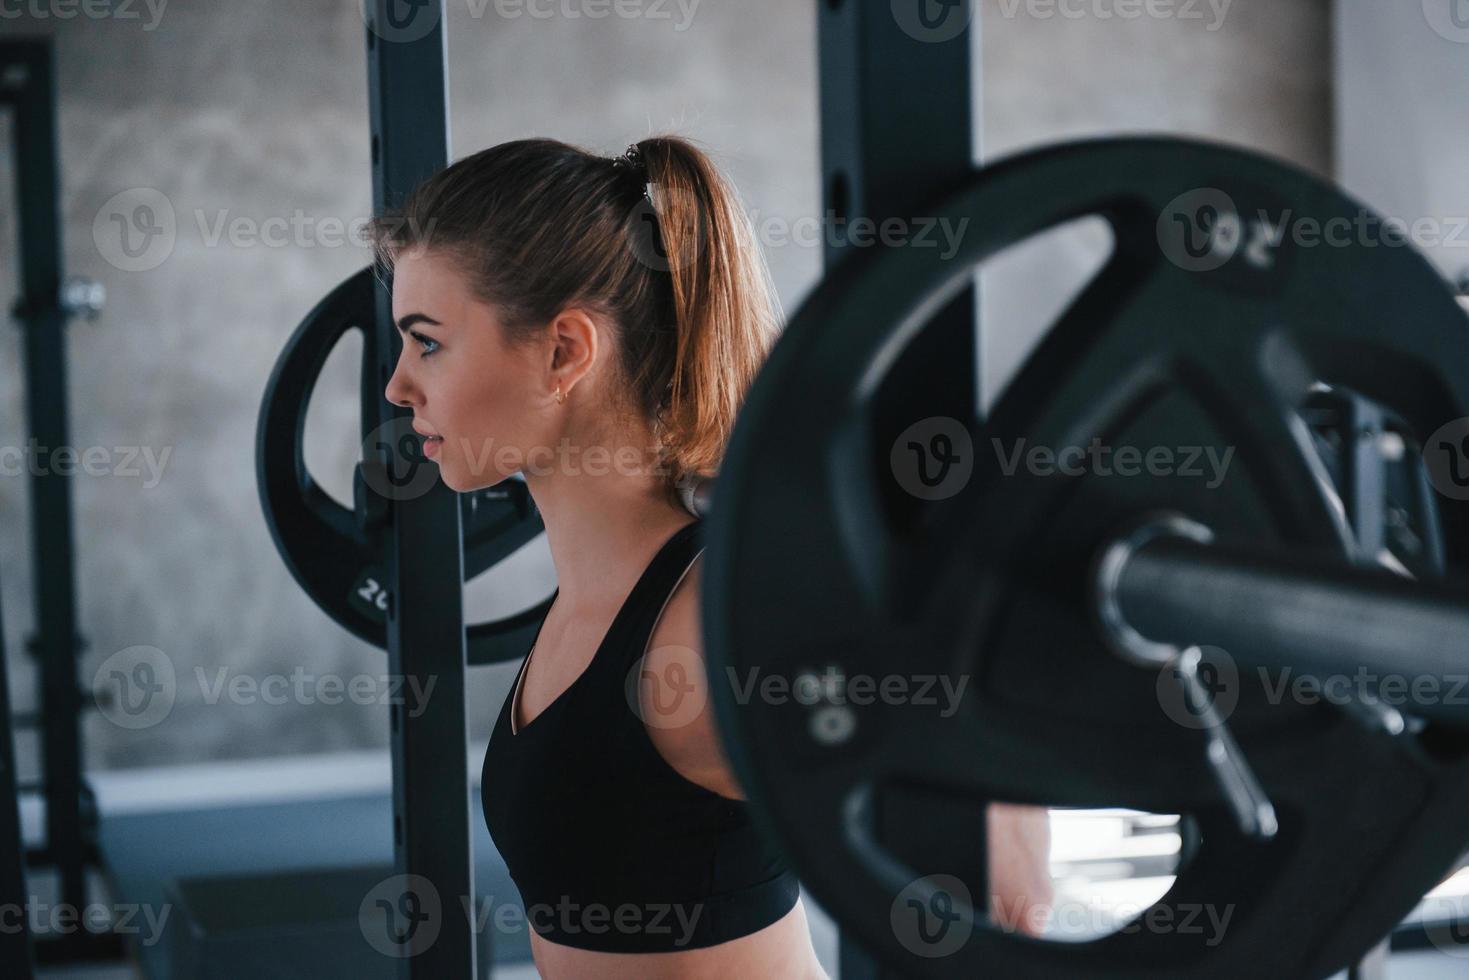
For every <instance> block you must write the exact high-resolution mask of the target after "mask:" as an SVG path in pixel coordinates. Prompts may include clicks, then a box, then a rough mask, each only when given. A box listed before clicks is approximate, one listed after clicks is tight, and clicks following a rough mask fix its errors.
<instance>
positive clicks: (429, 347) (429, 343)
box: [409, 331, 439, 357]
mask: <svg viewBox="0 0 1469 980" xmlns="http://www.w3.org/2000/svg"><path fill="white" fill-rule="evenodd" d="M409 336H411V337H412V338H413V339H414V340H416V341H418V346H419V347H420V348H422V349H423V353H422V354H420V355H418V356H419V357H428V356H429V355H430V354H432V353H433V352H434V351H436V350H438V349H439V342H438V341H437V340H434V339H433V338H432V337H425V336H424V335H423V334H421V333H414V332H413V331H409Z"/></svg>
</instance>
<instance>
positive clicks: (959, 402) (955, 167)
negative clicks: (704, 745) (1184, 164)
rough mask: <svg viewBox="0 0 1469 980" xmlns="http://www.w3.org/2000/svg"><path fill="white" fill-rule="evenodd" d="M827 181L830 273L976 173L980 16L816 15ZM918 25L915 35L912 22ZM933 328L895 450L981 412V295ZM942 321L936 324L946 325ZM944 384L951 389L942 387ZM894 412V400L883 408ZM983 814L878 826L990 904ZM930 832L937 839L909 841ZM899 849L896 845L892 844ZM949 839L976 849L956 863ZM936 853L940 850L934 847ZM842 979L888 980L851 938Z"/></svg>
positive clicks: (959, 299)
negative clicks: (852, 231) (930, 24)
mask: <svg viewBox="0 0 1469 980" xmlns="http://www.w3.org/2000/svg"><path fill="white" fill-rule="evenodd" d="M817 6H818V11H819V12H818V15H817V32H818V40H819V73H820V86H821V90H820V109H821V118H820V122H821V174H822V199H823V202H824V219H825V220H826V221H829V222H830V223H831V224H830V228H829V231H830V233H829V234H828V235H827V236H826V241H827V247H826V253H825V259H826V265H827V267H828V268H831V267H832V266H834V265H836V264H837V263H838V262H839V261H841V260H842V258H843V257H844V256H845V255H847V254H849V253H850V252H851V250H852V249H853V248H856V247H859V244H860V243H856V242H853V241H851V240H849V237H848V235H847V230H848V227H849V222H851V221H852V220H854V219H857V218H861V219H864V220H866V221H870V222H873V223H874V225H875V226H878V227H880V226H881V224H882V222H883V221H884V220H886V219H889V218H899V219H902V220H905V221H909V222H913V221H915V220H916V219H919V218H922V217H924V216H925V213H926V212H925V211H924V207H925V206H926V205H928V204H929V203H930V202H933V201H937V200H939V199H941V198H942V197H943V195H944V194H945V192H946V191H948V190H949V189H950V188H951V187H953V186H955V185H956V184H957V183H958V182H959V181H960V180H962V179H963V178H964V176H965V175H967V174H969V173H970V172H971V171H972V170H973V168H974V164H975V160H976V158H977V156H978V151H979V133H978V131H977V129H976V119H977V115H978V114H977V108H978V100H977V99H976V98H975V96H974V92H975V83H976V82H977V81H978V80H979V66H978V64H977V63H976V56H975V53H974V50H973V49H972V48H971V45H972V44H973V42H974V40H975V38H974V36H973V35H972V33H971V32H973V31H977V30H979V23H978V20H977V18H976V19H974V20H972V21H971V22H970V23H968V24H967V26H965V27H964V28H963V30H961V31H959V32H958V34H957V35H956V36H954V37H953V38H951V39H949V40H944V41H937V40H929V39H925V38H924V37H923V36H922V32H916V33H908V32H907V31H906V30H905V29H904V26H903V25H901V24H899V22H898V19H897V17H895V16H894V11H893V10H892V9H891V5H890V4H887V3H864V2H858V0H842V2H836V3H821V4H818V5H817ZM941 7H942V8H943V10H944V16H945V17H955V16H960V17H968V16H969V15H970V14H971V13H972V12H973V10H972V7H971V5H970V4H969V3H968V2H967V0H958V2H957V3H952V4H948V5H941ZM910 26H911V25H910ZM934 319H935V321H936V327H935V329H931V330H929V331H927V332H926V333H925V334H924V338H923V339H922V340H920V341H918V342H916V343H915V344H913V345H912V347H910V349H909V350H908V351H906V352H905V353H904V355H903V359H902V362H901V363H900V364H898V365H897V366H896V367H895V368H894V370H893V372H892V375H891V377H890V381H889V383H890V384H892V385H894V386H902V387H904V388H906V389H907V390H908V391H911V392H913V393H914V396H913V398H914V399H915V400H916V399H921V400H922V403H921V405H919V404H914V403H912V402H910V403H909V404H907V405H902V407H901V411H894V412H892V413H891V414H890V416H889V417H888V418H884V419H875V420H874V423H873V431H874V433H875V435H874V438H875V440H876V441H877V442H879V443H880V444H884V445H890V444H891V443H892V441H893V440H894V439H895V438H896V437H897V435H898V433H899V432H901V431H902V429H903V428H905V427H906V426H907V425H908V424H910V423H911V421H912V420H913V419H915V418H925V417H931V416H948V417H950V418H956V419H964V418H972V417H974V416H975V415H976V413H977V411H978V391H979V384H978V379H979V353H978V336H979V333H978V331H979V313H978V296H977V290H976V289H974V288H969V289H965V290H962V291H961V292H960V293H959V294H958V295H956V296H955V297H954V298H953V299H952V300H951V301H950V302H949V303H948V305H947V306H945V307H944V308H943V309H942V310H940V311H939V312H938V313H936V314H935V317H934ZM939 324H942V326H941V327H940V326H938V325H939ZM940 379H949V383H944V381H942V380H940ZM884 403H885V404H887V405H889V406H895V407H896V406H899V405H900V400H899V399H896V398H890V399H884ZM884 504H885V506H886V507H888V508H889V509H890V510H891V511H893V512H894V513H898V514H901V515H902V520H903V521H904V522H905V523H906V522H921V521H922V520H923V519H924V516H925V513H924V510H925V508H924V504H923V502H921V501H918V500H917V498H914V497H911V496H905V497H900V496H898V495H896V494H895V495H893V496H892V497H889V498H888V499H887V500H885V501H884ZM985 811H986V807H985V805H984V804H982V803H981V804H972V803H970V804H958V803H956V802H955V801H952V800H947V801H942V802H941V801H938V800H930V799H922V800H919V799H912V798H898V796H897V795H896V794H893V795H891V796H888V797H885V798H884V799H883V801H882V803H881V806H880V807H879V812H878V818H877V821H878V823H879V825H880V826H878V827H877V828H875V831H876V833H877V834H878V835H879V836H880V837H884V838H886V837H888V836H891V837H892V838H893V840H892V841H889V843H890V844H892V845H893V846H895V847H897V848H898V849H900V850H902V851H904V853H905V856H906V857H907V858H908V859H909V861H910V863H911V866H913V867H917V868H930V869H933V870H935V871H937V870H938V869H939V868H943V870H944V871H946V872H952V871H953V870H954V869H955V868H956V867H959V866H962V874H961V876H962V877H963V878H965V879H966V881H967V882H968V884H969V885H970V891H971V893H972V894H973V895H976V896H983V895H985V894H987V893H988V877H989V873H988V869H987V867H986V860H987V853H986V838H985ZM919 824H922V825H923V826H924V827H926V828H929V829H930V832H928V833H925V834H922V835H915V834H912V832H911V829H912V827H914V826H917V825H919ZM899 838H901V839H902V843H901V844H899V843H897V840H898V839H899ZM955 841H968V842H970V847H969V849H968V850H967V851H966V852H964V853H956V852H955V850H954V848H953V844H954V842H955ZM940 844H942V846H943V847H942V850H941V849H940V848H939V845H940ZM840 968H841V973H842V976H843V978H846V980H891V978H893V977H894V976H895V974H893V973H892V972H890V971H889V970H887V969H886V968H883V967H881V966H879V965H878V964H877V963H876V962H875V961H874V960H873V959H872V958H871V956H870V955H869V954H868V953H866V952H865V951H864V950H863V949H862V948H861V947H860V946H859V945H857V943H856V942H854V941H853V939H852V937H851V936H849V935H845V934H844V935H843V936H842V939H841V947H840Z"/></svg>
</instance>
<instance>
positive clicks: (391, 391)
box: [383, 361, 414, 408]
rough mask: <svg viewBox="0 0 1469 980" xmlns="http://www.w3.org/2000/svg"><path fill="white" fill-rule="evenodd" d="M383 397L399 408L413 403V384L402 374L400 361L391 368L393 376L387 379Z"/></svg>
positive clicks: (409, 406)
mask: <svg viewBox="0 0 1469 980" xmlns="http://www.w3.org/2000/svg"><path fill="white" fill-rule="evenodd" d="M383 397H384V398H386V399H387V400H388V401H389V402H391V403H393V404H394V405H397V406H398V407H399V408H412V407H413V403H414V393H413V386H412V385H410V384H409V383H408V380H407V379H406V378H405V377H404V376H403V368H402V362H401V361H400V362H399V365H398V366H397V367H395V368H394V369H393V376H392V377H391V378H389V379H388V386H387V387H386V388H384V389H383Z"/></svg>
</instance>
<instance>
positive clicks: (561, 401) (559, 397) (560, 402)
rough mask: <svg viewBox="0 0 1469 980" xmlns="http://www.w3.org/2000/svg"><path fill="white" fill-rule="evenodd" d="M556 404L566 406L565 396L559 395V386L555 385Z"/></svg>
mask: <svg viewBox="0 0 1469 980" xmlns="http://www.w3.org/2000/svg"><path fill="white" fill-rule="evenodd" d="M556 404H557V405H565V404H566V396H565V395H563V394H561V386H560V385H557V386H556Z"/></svg>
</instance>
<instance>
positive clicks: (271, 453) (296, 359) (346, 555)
mask: <svg viewBox="0 0 1469 980" xmlns="http://www.w3.org/2000/svg"><path fill="white" fill-rule="evenodd" d="M374 289H375V280H374V276H373V270H372V267H370V266H369V267H368V268H365V269H363V270H361V271H360V272H357V273H356V274H354V275H352V276H351V277H349V278H348V279H346V280H345V281H344V282H342V284H341V285H339V286H337V288H335V289H333V290H332V291H331V292H330V293H329V294H327V296H326V298H325V299H323V300H322V301H321V302H320V303H318V304H317V306H316V308H315V309H313V310H312V311H311V312H310V313H308V314H307V315H306V318H305V319H304V320H302V321H301V325H300V326H299V327H297V328H296V332H295V333H294V334H292V335H291V339H290V340H289V341H287V343H286V346H285V348H284V349H283V350H282V351H281V355H280V358H279V359H278V360H277V361H276V365H275V369H274V370H273V371H272V372H271V375H270V380H269V381H268V382H267V383H266V386H265V394H264V397H263V398H262V399H261V404H260V420H259V424H258V425H257V427H256V441H255V462H256V478H257V483H258V487H259V491H260V504H261V508H262V510H263V511H264V513H265V523H266V525H267V526H268V527H269V528H270V534H271V538H272V540H274V541H275V545H276V548H277V550H279V551H280V554H281V557H282V558H283V559H284V560H285V563H286V567H288V568H289V569H290V570H291V574H292V575H293V576H295V578H296V581H297V582H299V583H300V585H301V587H302V588H303V589H305V590H306V592H307V594H308V595H310V596H311V598H312V599H314V600H315V601H316V604H317V605H319V606H320V607H321V608H322V609H323V610H324V611H325V612H326V613H327V614H328V615H329V616H331V617H332V619H334V620H336V621H337V623H339V624H340V625H341V626H343V627H345V628H346V629H347V630H349V631H351V633H352V634H353V635H354V636H356V637H358V638H359V639H362V640H365V641H367V642H368V643H374V644H376V645H378V646H380V647H386V646H387V636H388V626H387V620H388V608H389V604H390V603H391V601H392V595H391V589H390V588H389V587H388V585H387V581H388V578H387V567H386V566H387V560H386V550H387V542H386V518H387V512H388V506H389V501H390V499H405V498H407V497H410V496H412V495H415V494H420V493H422V492H424V490H425V489H426V488H427V486H429V485H431V484H432V483H433V482H434V481H436V480H437V479H438V475H437V474H438V471H437V467H434V466H433V465H432V464H430V463H429V462H428V461H427V460H426V459H425V458H424V457H423V455H422V444H421V441H420V438H419V437H418V436H417V435H416V434H414V432H413V430H412V427H411V424H410V422H409V420H407V419H399V420H396V421H394V422H389V423H388V424H386V425H382V426H379V425H378V424H377V419H378V409H377V403H378V402H380V401H381V399H382V387H383V386H382V385H381V384H378V383H377V377H378V373H379V371H380V369H381V368H380V361H381V360H382V357H381V356H380V353H379V350H378V347H379V342H378V337H377V334H376V331H375V328H374V323H375V320H376V316H377V312H376V302H377V300H376V296H375V294H374ZM351 330H356V331H358V332H359V333H360V334H361V336H362V345H363V346H362V398H363V402H364V404H363V410H362V438H363V452H364V456H365V458H364V460H363V461H362V462H361V463H359V464H358V466H357V470H356V474H355V478H354V498H355V499H354V503H355V507H354V508H352V509H351V510H349V509H348V508H346V507H343V506H342V505H341V504H339V503H337V502H336V501H335V500H333V499H332V498H331V497H330V496H328V495H327V493H326V492H325V491H324V490H322V489H321V487H320V486H319V485H318V484H317V482H316V481H315V480H314V479H313V478H312V476H311V473H310V471H309V470H307V468H306V459H305V452H304V448H305V440H304V433H305V430H306V411H307V408H308V406H309V405H310V403H311V393H312V392H313V391H314V390H315V388H316V383H317V380H318V379H319V378H320V376H321V371H322V368H323V367H324V366H325V364H326V361H327V357H328V356H329V355H330V354H331V352H332V350H333V349H334V348H335V347H336V346H337V344H338V343H339V342H340V341H341V339H342V338H343V337H344V336H345V335H346V334H347V332H348V331H351ZM425 479H426V481H427V482H425ZM459 507H460V515H461V521H462V527H463V536H464V578H465V581H469V580H471V579H473V578H474V577H475V576H477V575H480V574H481V573H483V572H485V571H487V570H488V569H490V568H493V567H494V566H495V565H497V564H499V563H500V562H501V561H503V560H504V559H505V558H506V557H508V556H509V555H511V554H512V553H514V552H515V550H516V549H518V548H520V547H521V546H522V545H524V544H526V543H527V542H529V541H531V540H532V539H534V538H535V537H536V536H537V535H538V534H540V533H541V532H542V531H543V530H544V526H543V525H542V523H541V516H540V513H539V512H538V511H537V510H536V507H535V502H534V501H533V500H531V496H530V491H529V489H528V488H527V487H526V484H525V481H524V479H522V478H520V477H519V476H517V477H515V478H512V479H509V480H505V481H503V482H501V483H499V484H497V485H496V486H493V487H490V488H488V489H484V490H477V491H475V492H473V493H467V494H461V495H460V497H459ZM550 605H551V597H550V596H547V597H546V598H545V599H544V600H542V601H541V602H539V603H538V604H537V605H536V606H534V607H532V608H530V609H527V610H524V611H522V612H518V613H515V614H513V615H511V616H506V617H503V618H500V619H496V620H492V621H489V622H484V623H476V624H473V625H470V626H469V627H468V642H469V662H470V663H472V664H483V663H498V662H500V661H502V660H510V659H513V658H515V657H519V656H524V654H525V651H526V649H527V648H528V647H529V646H530V644H531V641H532V639H533V634H534V632H535V629H536V626H537V625H538V624H539V623H540V621H541V619H543V618H544V617H545V613H546V610H547V609H548V608H550Z"/></svg>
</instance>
